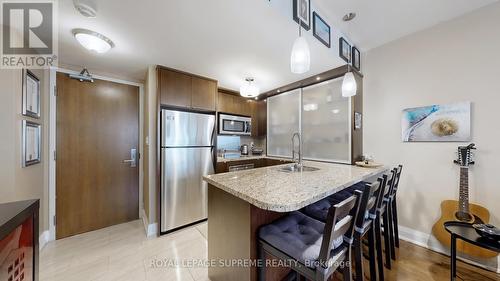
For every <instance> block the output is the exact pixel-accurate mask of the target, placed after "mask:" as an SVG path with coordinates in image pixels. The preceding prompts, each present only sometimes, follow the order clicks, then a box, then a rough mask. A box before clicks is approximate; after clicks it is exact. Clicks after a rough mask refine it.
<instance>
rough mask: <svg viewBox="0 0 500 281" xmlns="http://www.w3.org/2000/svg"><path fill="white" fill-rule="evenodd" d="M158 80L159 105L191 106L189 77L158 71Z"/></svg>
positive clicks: (178, 73)
mask: <svg viewBox="0 0 500 281" xmlns="http://www.w3.org/2000/svg"><path fill="white" fill-rule="evenodd" d="M159 80H160V81H159V82H160V83H159V88H160V89H159V90H160V100H161V104H164V105H173V106H180V107H190V106H191V91H192V85H191V76H189V75H187V74H184V73H181V72H176V71H170V70H166V69H160V70H159Z"/></svg>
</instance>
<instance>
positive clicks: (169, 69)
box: [156, 65, 218, 82]
mask: <svg viewBox="0 0 500 281" xmlns="http://www.w3.org/2000/svg"><path fill="white" fill-rule="evenodd" d="M160 69H165V70H168V71H173V72H177V73H181V74H185V75H189V76H193V77H197V78H201V79H206V80H210V81H214V82H218V81H217V80H215V79H213V78H208V77H206V76H201V75H198V74H193V73H190V72H187V71H183V70H178V69H175V68H170V67H166V66H163V65H157V66H156V72H158V70H160Z"/></svg>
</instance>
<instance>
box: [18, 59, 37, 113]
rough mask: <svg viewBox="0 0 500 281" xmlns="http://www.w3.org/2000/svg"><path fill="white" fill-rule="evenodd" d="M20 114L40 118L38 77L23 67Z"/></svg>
mask: <svg viewBox="0 0 500 281" xmlns="http://www.w3.org/2000/svg"><path fill="white" fill-rule="evenodd" d="M22 89H23V90H22V91H23V104H22V107H23V108H22V114H23V115H24V116H29V117H33V118H40V79H38V77H36V75H35V74H33V72H31V71H29V70H27V69H23V86H22Z"/></svg>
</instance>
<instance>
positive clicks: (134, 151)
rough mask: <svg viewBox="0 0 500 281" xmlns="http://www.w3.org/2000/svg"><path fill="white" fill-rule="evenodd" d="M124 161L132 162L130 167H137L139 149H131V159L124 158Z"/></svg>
mask: <svg viewBox="0 0 500 281" xmlns="http://www.w3.org/2000/svg"><path fill="white" fill-rule="evenodd" d="M123 163H124V164H127V163H130V167H131V168H135V167H136V166H137V149H135V148H132V149H131V150H130V159H127V160H123Z"/></svg>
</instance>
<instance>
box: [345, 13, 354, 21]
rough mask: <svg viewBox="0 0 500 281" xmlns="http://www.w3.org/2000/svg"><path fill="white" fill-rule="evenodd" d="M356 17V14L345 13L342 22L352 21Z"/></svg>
mask: <svg viewBox="0 0 500 281" xmlns="http://www.w3.org/2000/svg"><path fill="white" fill-rule="evenodd" d="M355 17H356V13H347V14H346V15H345V16H344V17H343V18H342V20H343V21H352V20H353V19H354V18H355Z"/></svg>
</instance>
